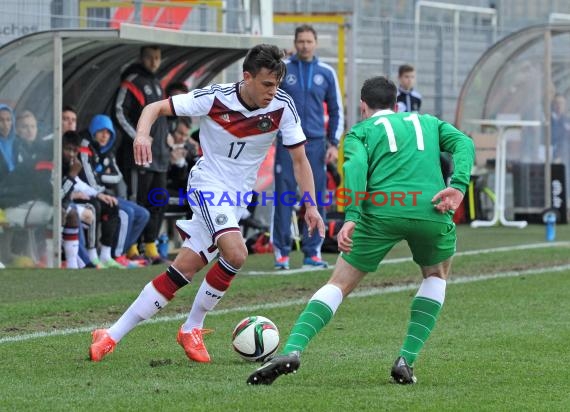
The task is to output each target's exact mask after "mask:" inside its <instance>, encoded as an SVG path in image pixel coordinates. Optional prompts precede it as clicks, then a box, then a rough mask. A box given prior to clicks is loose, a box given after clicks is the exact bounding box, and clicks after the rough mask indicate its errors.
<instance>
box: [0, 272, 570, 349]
mask: <svg viewBox="0 0 570 412" xmlns="http://www.w3.org/2000/svg"><path fill="white" fill-rule="evenodd" d="M564 271H570V265H561V266H552V267H548V268H539V269H527V270H519V271H514V270H513V271H508V272H499V273H488V274H480V275H474V276H464V277H458V278H454V279H451V280H449V281H448V284H461V283H472V282H480V281H485V280H491V279H500V278H511V277H517V276H528V275H540V274H543V273H551V272H564ZM417 288H418V285H417V284H415V283H414V284H406V285H398V286H387V287H384V288H369V289H366V290H361V291H356V292H354V293H352V294H350V295H349V296H348V298H361V297H368V296H377V295H386V294H389V293H396V292H403V291H406V290H415V289H417ZM305 303H307V299H306V298H303V299H292V300H286V301H283V302H274V303H261V304H259V305H250V306H241V307H237V308H228V309H220V310H215V311H213V312H212V313H210V316H215V315H225V314H228V313H236V312H249V313H253V312H256V311H260V310H267V309H275V308H285V307H290V306H295V305H303V304H305ZM186 317H187V315H185V314H177V315H171V316H160V317H156V318H153V319H149V320H147V321H145V322H143V323H163V322H170V321H175V320H181V319H186ZM99 327H101V325H91V326H83V327H81V328H70V329H62V330H55V331H51V332H34V333H28V334H25V335H19V336H8V337H5V338H0V344H3V343H10V342H23V341H27V340H31V339H37V338H45V337H52V336H65V335H72V334H74V333H86V332H89V331H91V330H93V329H96V328H99Z"/></svg>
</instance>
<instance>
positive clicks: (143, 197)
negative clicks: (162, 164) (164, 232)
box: [133, 170, 168, 243]
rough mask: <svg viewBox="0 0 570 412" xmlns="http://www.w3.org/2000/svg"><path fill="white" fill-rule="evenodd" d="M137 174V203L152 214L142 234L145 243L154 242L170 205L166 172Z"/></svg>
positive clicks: (142, 172) (141, 171) (148, 171)
mask: <svg viewBox="0 0 570 412" xmlns="http://www.w3.org/2000/svg"><path fill="white" fill-rule="evenodd" d="M133 173H136V175H137V176H136V180H137V182H136V183H137V184H136V189H137V190H136V192H137V203H138V204H139V205H141V206H144V207H145V208H146V209H147V210H148V211H149V213H150V219H149V221H148V223H147V225H146V227H145V228H144V230H143V232H142V241H143V242H144V243H150V242H154V241H155V240H156V239H157V238H158V231H159V230H160V225H161V224H162V219H163V216H164V210H165V208H166V206H167V205H168V191H167V190H166V172H154V171H150V170H136V171H135V170H133Z"/></svg>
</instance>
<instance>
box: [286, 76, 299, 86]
mask: <svg viewBox="0 0 570 412" xmlns="http://www.w3.org/2000/svg"><path fill="white" fill-rule="evenodd" d="M285 83H287V84H288V85H290V86H292V85H294V84H297V76H295V75H294V74H288V75H287V76H285Z"/></svg>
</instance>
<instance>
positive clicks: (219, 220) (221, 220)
mask: <svg viewBox="0 0 570 412" xmlns="http://www.w3.org/2000/svg"><path fill="white" fill-rule="evenodd" d="M227 221H228V217H227V216H226V215H218V216H216V225H218V226H221V225H223V224H225V223H226V222H227Z"/></svg>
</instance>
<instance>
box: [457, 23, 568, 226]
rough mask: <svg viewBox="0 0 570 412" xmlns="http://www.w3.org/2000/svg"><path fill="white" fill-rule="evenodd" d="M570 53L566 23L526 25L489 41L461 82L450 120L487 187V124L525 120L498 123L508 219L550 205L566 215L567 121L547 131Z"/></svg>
mask: <svg viewBox="0 0 570 412" xmlns="http://www.w3.org/2000/svg"><path fill="white" fill-rule="evenodd" d="M569 55H570V23H564V22H562V23H555V22H552V23H549V24H541V25H536V26H531V27H527V28H524V29H522V30H520V31H518V32H515V33H512V34H510V35H509V36H506V37H504V38H503V39H502V40H500V41H498V42H497V43H495V44H494V45H493V46H492V47H491V48H489V49H488V50H487V51H486V52H485V53H484V54H483V55H482V56H481V57H480V58H479V60H478V61H477V63H476V64H475V65H474V67H473V69H472V70H471V72H470V73H469V75H468V76H467V79H466V80H465V82H464V84H463V87H462V89H461V92H460V95H459V98H458V101H457V110H456V117H455V124H456V126H457V127H459V128H460V129H461V130H463V131H465V132H467V134H469V135H470V136H471V137H472V138H473V139H474V142H475V147H476V154H477V156H476V159H477V168H476V170H477V171H476V172H475V173H476V174H477V173H482V174H488V175H489V177H490V178H489V179H488V181H487V184H488V186H489V187H490V188H492V189H494V188H493V173H494V170H495V165H496V163H497V156H496V154H497V153H496V147H497V146H496V144H497V137H498V130H497V127H493V126H492V125H491V126H490V124H492V123H495V124H497V123H499V124H507V123H509V122H510V123H512V124H515V125H516V124H517V122H518V123H520V124H526V126H520V127H519V126H515V127H510V128H507V129H503V131H504V136H503V137H504V141H505V149H506V150H504V153H505V157H506V159H505V160H506V165H505V169H506V177H505V184H504V186H505V187H504V192H505V193H504V195H505V205H504V206H505V207H506V209H507V213H508V214H509V215H510V216H508V217H509V218H511V219H516V220H519V219H524V220H528V221H529V222H531V223H542V213H543V212H544V210H545V209H548V208H554V209H556V210H557V211H558V214H559V217H560V221H561V222H564V223H566V221H567V206H566V204H567V200H568V198H569V196H568V184H569V183H568V182H569V180H570V179H569V170H570V167H569V166H570V122H569V123H568V124H567V125H566V126H564V127H563V129H565V128H566V129H567V130H565V131H562V130H560V129H558V130H559V131H561V133H558V132H555V131H554V130H553V129H555V128H556V127H557V126H556V124H555V122H553V119H554V118H553V102H554V100H555V96H562V98H564V99H565V100H568V99H570V60H569V59H568V56H569ZM568 108H570V105H568V106H567V107H566V109H565V114H566V116H568V114H569V112H568ZM554 117H556V116H554ZM537 123H539V125H537Z"/></svg>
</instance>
